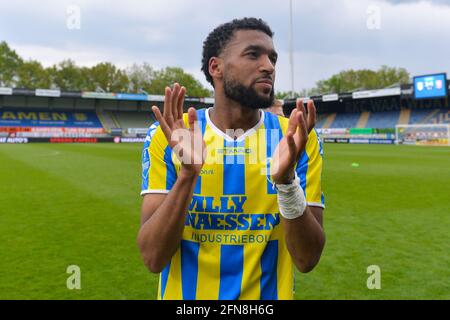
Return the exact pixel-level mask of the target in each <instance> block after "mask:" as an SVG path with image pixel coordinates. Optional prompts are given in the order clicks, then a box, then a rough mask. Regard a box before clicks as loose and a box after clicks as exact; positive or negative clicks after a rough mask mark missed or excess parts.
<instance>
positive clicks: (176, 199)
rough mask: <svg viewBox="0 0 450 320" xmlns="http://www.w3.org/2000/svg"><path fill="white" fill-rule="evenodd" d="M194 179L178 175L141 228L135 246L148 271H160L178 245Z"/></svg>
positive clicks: (190, 176) (193, 177)
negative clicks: (161, 201)
mask: <svg viewBox="0 0 450 320" xmlns="http://www.w3.org/2000/svg"><path fill="white" fill-rule="evenodd" d="M196 180H197V176H196V175H194V176H192V175H184V174H180V175H179V176H178V178H177V181H176V182H175V184H174V186H173V188H172V190H171V191H170V192H169V193H168V195H167V197H166V198H165V200H164V202H163V203H162V204H161V205H160V206H159V208H158V209H157V210H156V211H155V212H154V213H153V215H152V216H151V218H150V219H148V220H147V221H146V222H145V223H144V224H143V225H142V226H141V229H140V231H139V234H138V245H139V248H140V251H141V254H142V256H143V258H144V261H145V264H146V265H147V267H148V268H149V269H150V270H151V271H152V272H160V271H161V270H162V268H164V266H165V265H166V264H167V263H168V262H169V261H170V259H171V258H172V256H173V254H174V253H175V251H176V250H177V248H178V246H179V244H180V241H181V237H182V234H183V230H184V224H185V220H186V212H187V211H188V207H189V204H190V202H191V200H192V195H193V192H194V187H195V183H196Z"/></svg>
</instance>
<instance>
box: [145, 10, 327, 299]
mask: <svg viewBox="0 0 450 320" xmlns="http://www.w3.org/2000/svg"><path fill="white" fill-rule="evenodd" d="M272 36H273V33H272V31H271V29H270V27H269V26H268V25H267V24H266V23H265V22H264V21H262V20H260V19H255V18H244V19H240V20H237V19H236V20H233V21H231V22H228V23H225V24H223V25H220V26H219V27H217V28H216V29H214V30H213V31H212V32H211V33H210V34H209V35H208V37H207V39H206V40H205V42H204V46H203V59H202V64H203V66H202V70H203V72H204V73H205V75H206V78H207V80H208V81H209V82H210V83H211V84H212V86H213V87H214V91H215V95H214V97H215V98H214V99H215V103H214V107H212V108H209V109H202V110H195V109H194V108H189V110H188V112H187V113H186V114H183V103H184V97H185V93H186V90H185V88H184V87H180V85H179V84H177V83H176V84H174V86H173V88H169V87H167V88H166V91H165V101H164V110H163V113H162V114H161V112H160V110H159V109H158V108H157V107H156V106H154V107H153V108H152V109H153V112H154V114H155V116H156V119H157V120H158V122H157V123H155V124H153V125H152V126H151V127H150V129H149V131H148V135H147V138H146V140H145V143H144V149H143V173H142V192H141V194H142V195H143V203H142V218H141V228H140V230H139V234H138V239H137V242H138V246H139V249H140V252H141V255H142V257H143V260H144V262H145V265H146V266H147V267H148V269H149V270H150V271H151V272H154V273H161V274H160V280H159V289H158V298H159V299H292V298H293V294H294V266H296V267H297V268H298V269H299V270H300V271H301V272H309V271H310V270H312V269H313V268H314V266H315V265H316V264H317V263H318V261H319V259H320V256H321V253H322V250H323V247H324V243H325V236H324V231H323V228H322V211H323V208H324V198H323V195H322V191H321V170H322V145H321V142H320V140H319V138H318V136H317V134H316V132H315V130H313V126H314V124H315V115H316V111H315V107H314V104H313V103H312V101H310V102H308V104H307V109H308V112H306V110H305V107H304V105H303V101H298V102H297V104H296V108H294V110H293V111H292V113H291V115H290V117H289V119H288V118H284V117H280V116H277V115H273V114H271V113H269V112H265V111H264V109H267V108H268V107H269V106H271V105H272V103H273V100H274V86H273V84H274V81H275V65H276V62H277V53H276V51H275V49H274V45H273V41H272Z"/></svg>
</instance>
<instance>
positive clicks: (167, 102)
mask: <svg viewBox="0 0 450 320" xmlns="http://www.w3.org/2000/svg"><path fill="white" fill-rule="evenodd" d="M164 93H165V97H164V111H163V115H164V119H166V120H167V124H168V125H169V126H170V127H172V125H173V121H174V117H173V113H172V90H171V89H170V87H166V89H165V91H164Z"/></svg>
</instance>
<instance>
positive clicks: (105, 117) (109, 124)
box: [99, 111, 120, 130]
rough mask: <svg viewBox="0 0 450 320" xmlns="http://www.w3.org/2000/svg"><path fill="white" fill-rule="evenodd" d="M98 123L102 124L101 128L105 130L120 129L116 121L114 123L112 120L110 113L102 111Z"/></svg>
mask: <svg viewBox="0 0 450 320" xmlns="http://www.w3.org/2000/svg"><path fill="white" fill-rule="evenodd" d="M99 119H100V121H101V122H102V124H103V126H104V127H105V129H107V130H111V128H120V126H118V124H117V121H116V122H115V121H114V119H113V118H112V115H111V112H108V111H104V112H102V113H101V117H99Z"/></svg>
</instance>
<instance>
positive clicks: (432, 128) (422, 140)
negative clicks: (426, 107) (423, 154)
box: [395, 124, 450, 146]
mask: <svg viewBox="0 0 450 320" xmlns="http://www.w3.org/2000/svg"><path fill="white" fill-rule="evenodd" d="M395 143H396V144H413V145H438V146H444V145H445V146H450V124H405V125H396V126H395Z"/></svg>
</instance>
